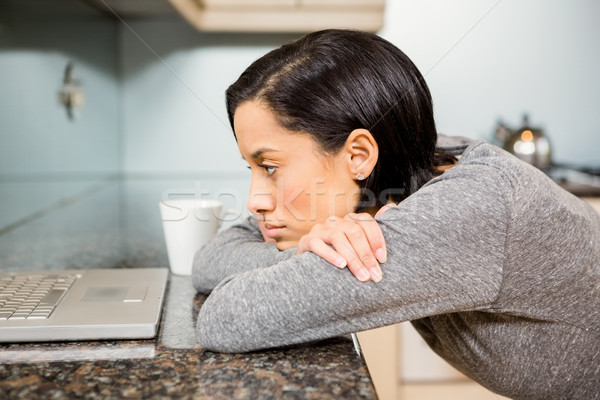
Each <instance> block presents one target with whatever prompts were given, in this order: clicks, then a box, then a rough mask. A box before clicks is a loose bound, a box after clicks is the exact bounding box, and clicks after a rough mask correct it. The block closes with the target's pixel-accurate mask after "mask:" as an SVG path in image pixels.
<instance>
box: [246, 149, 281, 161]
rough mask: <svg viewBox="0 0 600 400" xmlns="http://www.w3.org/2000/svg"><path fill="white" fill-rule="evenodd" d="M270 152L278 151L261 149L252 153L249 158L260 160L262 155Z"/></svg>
mask: <svg viewBox="0 0 600 400" xmlns="http://www.w3.org/2000/svg"><path fill="white" fill-rule="evenodd" d="M270 151H278V150H276V149H272V148H270V147H261V148H260V149H258V150H256V151H255V152H254V153H252V155H251V156H250V157H252V158H253V159H257V158H260V156H261V155H262V154H263V153H268V152H270Z"/></svg>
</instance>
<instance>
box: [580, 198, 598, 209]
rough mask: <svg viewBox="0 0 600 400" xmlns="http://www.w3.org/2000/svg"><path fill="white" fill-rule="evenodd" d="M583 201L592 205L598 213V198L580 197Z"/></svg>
mask: <svg viewBox="0 0 600 400" xmlns="http://www.w3.org/2000/svg"><path fill="white" fill-rule="evenodd" d="M582 199H583V200H585V201H586V202H588V203H589V204H591V205H592V207H594V208H595V209H596V210H597V211H598V212H600V197H582Z"/></svg>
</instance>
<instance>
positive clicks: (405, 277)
mask: <svg viewBox="0 0 600 400" xmlns="http://www.w3.org/2000/svg"><path fill="white" fill-rule="evenodd" d="M500 179H501V178H499V177H498V175H496V174H482V173H481V170H479V169H478V168H475V169H474V170H473V171H472V179H465V178H464V173H463V178H459V179H448V180H439V181H438V182H437V183H435V184H431V185H429V186H426V187H424V188H422V189H421V190H419V191H418V192H417V193H416V194H415V195H413V196H411V197H409V198H408V199H406V200H405V201H403V202H402V203H401V204H400V205H398V206H397V207H394V208H392V209H390V210H388V211H387V212H386V213H385V214H383V215H381V216H380V217H378V221H379V223H380V226H381V228H382V231H383V233H384V237H385V240H386V244H387V249H388V260H387V262H386V263H385V264H384V266H383V268H384V274H385V278H384V279H383V280H382V281H381V282H379V283H377V284H375V283H373V282H367V283H362V282H359V281H358V280H356V278H355V277H354V276H353V275H352V274H350V273H349V272H348V271H347V270H339V269H336V268H332V267H331V265H330V264H329V263H328V262H327V261H325V260H324V259H322V258H320V257H318V256H316V255H315V254H313V253H310V252H307V253H305V254H302V255H301V256H298V257H293V258H290V259H288V260H285V261H282V262H280V263H278V264H276V265H273V266H271V267H268V268H263V269H257V270H253V271H251V272H246V273H242V274H239V275H236V276H232V277H229V278H227V279H225V280H223V281H222V282H221V283H220V284H219V286H218V287H217V288H215V290H214V291H213V293H212V294H211V296H209V298H208V299H207V300H206V302H205V303H204V305H203V307H202V309H201V310H200V314H199V316H198V326H197V331H198V337H199V343H200V345H201V346H203V347H205V348H207V349H211V350H216V351H224V352H244V351H251V350H257V349H261V348H268V347H275V346H283V345H290V344H295V343H300V342H307V341H311V340H320V339H323V338H326V337H331V336H336V335H340V334H346V333H349V332H356V331H361V330H366V329H371V328H374V327H379V326H383V325H388V324H392V323H397V322H400V321H404V320H410V319H417V318H422V317H425V316H429V315H434V314H439V313H449V312H458V311H464V310H474V309H479V310H480V309H485V308H486V307H489V305H490V304H491V303H492V302H493V301H494V300H495V298H496V296H497V294H498V291H499V289H500V285H501V282H502V272H503V262H504V245H505V239H506V232H507V229H508V221H509V217H510V216H509V215H508V214H509V209H508V208H507V206H506V201H507V200H506V199H505V198H504V196H503V191H502V190H501V189H500V188H501V186H502V183H501V182H499V181H500Z"/></svg>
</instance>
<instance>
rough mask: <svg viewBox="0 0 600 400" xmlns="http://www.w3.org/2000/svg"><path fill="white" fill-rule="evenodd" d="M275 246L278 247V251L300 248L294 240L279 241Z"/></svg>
mask: <svg viewBox="0 0 600 400" xmlns="http://www.w3.org/2000/svg"><path fill="white" fill-rule="evenodd" d="M275 245H276V246H277V249H279V250H287V249H292V248H294V247H298V241H297V240H296V241H294V240H277V241H276V243H275Z"/></svg>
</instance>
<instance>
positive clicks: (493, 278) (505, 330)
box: [193, 136, 600, 400]
mask: <svg viewBox="0 0 600 400" xmlns="http://www.w3.org/2000/svg"><path fill="white" fill-rule="evenodd" d="M438 147H440V148H443V149H444V150H446V151H450V152H452V153H454V154H457V155H459V154H461V157H460V160H459V163H458V164H457V165H456V166H455V167H454V168H451V169H450V170H448V171H446V172H445V173H444V174H443V175H441V176H439V177H437V178H434V179H433V180H431V181H430V182H429V183H427V184H426V185H425V186H423V187H422V188H421V189H419V190H418V191H417V192H416V193H415V194H413V195H412V196H410V197H409V198H407V199H406V200H405V201H403V202H402V203H401V204H400V205H399V206H397V207H394V208H392V209H390V210H388V211H387V212H386V213H384V214H383V215H382V216H380V217H378V218H377V220H378V221H379V224H380V226H381V228H382V230H383V233H384V236H385V239H386V244H387V249H388V261H387V262H386V263H385V264H383V265H382V269H383V280H382V281H381V282H380V283H377V284H376V283H373V282H367V283H361V282H359V281H358V280H357V279H356V278H355V277H354V276H352V274H351V273H350V272H349V271H348V270H346V269H344V270H338V269H337V268H335V267H333V266H331V265H330V264H328V263H327V262H326V261H324V260H323V259H321V258H320V257H318V256H316V255H315V254H313V253H305V254H303V255H301V256H295V249H292V250H287V251H278V250H277V249H276V247H275V246H274V245H273V244H270V243H265V242H264V241H263V240H262V237H261V235H260V231H259V230H258V227H257V225H256V222H255V221H254V220H252V219H251V220H249V222H248V223H245V224H240V225H237V226H234V227H232V228H230V229H228V230H226V231H224V232H222V233H221V234H220V235H218V236H217V237H216V238H215V239H214V240H213V241H212V242H211V243H209V244H208V245H206V246H205V247H204V248H203V249H201V250H200V251H199V252H198V253H197V255H196V258H195V260H194V275H193V280H194V285H195V287H196V289H197V290H198V291H200V292H203V293H211V294H210V296H209V297H208V299H207V300H206V302H205V303H204V305H203V307H202V309H201V310H200V314H199V316H198V328H197V331H198V339H199V343H200V345H201V346H203V347H205V348H207V349H211V350H215V351H222V352H245V351H250V350H257V349H262V348H268V347H274V346H282V345H290V344H295V343H300V342H307V341H312V340H318V339H323V338H327V337H331V336H335V335H341V334H346V333H349V332H356V331H362V330H366V329H371V328H375V327H380V326H383V325H389V324H393V323H397V322H401V321H407V320H411V321H412V323H413V325H414V326H415V327H416V329H417V330H418V331H419V333H420V334H421V335H422V336H423V338H424V339H425V340H426V341H427V343H428V344H429V345H430V346H431V348H432V349H433V350H434V351H435V352H436V353H438V354H439V355H440V356H442V357H443V358H444V359H446V360H447V361H448V362H449V363H451V364H452V365H454V366H455V367H456V368H457V369H458V370H460V371H462V372H463V373H465V374H466V375H467V376H469V377H471V378H472V379H474V380H475V381H477V382H479V383H481V384H482V385H483V386H485V387H487V388H489V389H490V390H492V391H494V392H497V393H500V394H502V395H504V396H508V397H511V398H514V399H544V400H547V399H598V398H600V394H599V393H600V215H599V214H598V213H597V212H596V211H594V210H593V209H592V208H591V207H590V206H589V205H587V204H585V203H584V202H582V201H581V200H579V199H578V198H576V197H575V196H573V195H571V194H569V193H567V192H566V191H564V190H562V189H560V188H559V187H558V186H557V185H555V184H554V183H553V182H552V181H551V180H549V179H548V178H547V177H546V176H545V175H544V174H543V173H542V172H540V171H539V170H537V169H535V168H533V167H531V166H529V165H527V164H525V163H523V162H521V161H519V160H517V159H516V158H514V157H512V156H511V155H509V154H508V153H506V152H504V151H503V150H501V149H499V148H496V147H494V146H492V145H490V144H487V143H485V142H482V141H469V140H466V139H464V138H449V137H444V136H440V138H439V140H438Z"/></svg>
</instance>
